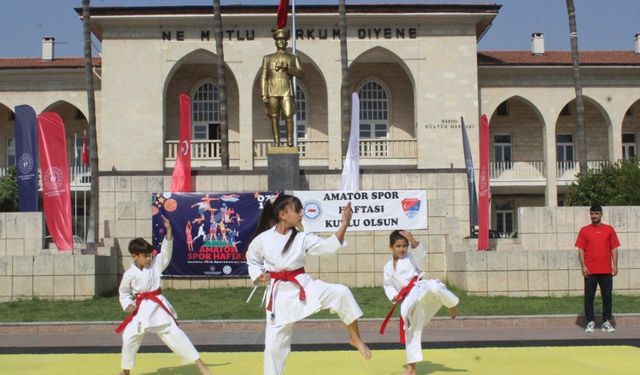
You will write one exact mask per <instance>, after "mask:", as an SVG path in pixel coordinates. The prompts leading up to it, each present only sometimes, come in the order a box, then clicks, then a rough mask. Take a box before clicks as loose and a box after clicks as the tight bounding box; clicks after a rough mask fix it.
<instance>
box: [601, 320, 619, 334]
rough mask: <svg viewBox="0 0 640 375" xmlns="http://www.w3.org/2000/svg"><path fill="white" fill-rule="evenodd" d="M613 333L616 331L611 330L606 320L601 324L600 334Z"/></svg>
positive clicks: (611, 327) (609, 323) (610, 325)
mask: <svg viewBox="0 0 640 375" xmlns="http://www.w3.org/2000/svg"><path fill="white" fill-rule="evenodd" d="M615 331H616V329H615V328H613V325H612V324H611V322H609V321H608V320H605V321H604V323H602V332H615Z"/></svg>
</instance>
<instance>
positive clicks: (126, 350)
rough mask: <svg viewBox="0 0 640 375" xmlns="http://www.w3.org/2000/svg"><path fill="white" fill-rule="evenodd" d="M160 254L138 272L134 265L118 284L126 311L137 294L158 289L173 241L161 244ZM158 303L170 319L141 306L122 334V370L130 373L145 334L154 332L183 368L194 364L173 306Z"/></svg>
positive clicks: (154, 307)
mask: <svg viewBox="0 0 640 375" xmlns="http://www.w3.org/2000/svg"><path fill="white" fill-rule="evenodd" d="M161 249H162V251H161V252H160V253H159V254H158V255H157V256H156V257H155V258H154V259H153V260H152V261H151V264H150V265H149V267H145V268H143V269H139V268H138V267H137V266H136V265H135V264H134V263H133V262H132V264H131V267H129V269H128V270H127V271H126V272H125V273H124V274H123V275H122V281H121V282H120V289H119V292H120V305H122V308H123V309H125V310H126V309H127V307H129V306H130V305H131V304H134V303H135V300H136V294H138V293H146V292H151V291H154V290H156V289H158V288H160V287H161V280H160V276H161V275H162V271H163V270H164V269H165V268H167V266H168V265H169V262H170V261H171V255H172V253H173V241H167V240H166V239H165V240H163V241H162V248H161ZM157 297H158V299H160V300H161V301H162V303H164V305H165V306H166V307H167V308H168V309H169V311H171V312H172V314H173V318H172V317H171V316H170V315H169V314H168V313H167V312H166V311H165V310H164V309H162V307H160V305H158V304H157V303H155V302H154V301H152V300H149V299H145V300H142V301H141V302H140V306H139V307H138V313H137V314H136V316H135V317H133V320H132V321H131V322H130V323H129V324H128V325H127V327H126V328H125V329H124V331H123V332H122V368H123V369H125V370H130V369H132V368H133V366H134V364H135V356H136V353H137V352H138V349H139V348H140V344H142V340H143V339H144V335H145V333H146V332H147V331H150V332H154V333H155V334H157V335H158V337H160V339H162V341H164V343H165V344H166V345H167V346H168V347H169V348H170V349H171V350H172V351H173V352H174V353H176V354H177V355H178V356H179V357H180V359H181V361H182V362H183V363H184V364H187V363H193V362H195V361H196V360H197V359H198V358H200V355H199V354H198V351H197V350H196V348H195V347H194V346H193V344H192V343H191V341H190V340H189V338H188V337H187V335H186V334H185V333H184V331H182V330H181V329H180V328H179V327H178V325H177V324H176V322H175V321H174V318H177V314H176V312H175V310H174V309H173V306H171V304H170V303H169V301H168V300H167V299H166V298H165V297H164V296H163V295H162V294H160V295H158V296H157Z"/></svg>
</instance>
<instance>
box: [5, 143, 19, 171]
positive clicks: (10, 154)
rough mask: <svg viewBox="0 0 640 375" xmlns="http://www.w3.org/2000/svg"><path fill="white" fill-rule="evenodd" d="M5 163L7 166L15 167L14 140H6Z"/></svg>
mask: <svg viewBox="0 0 640 375" xmlns="http://www.w3.org/2000/svg"><path fill="white" fill-rule="evenodd" d="M5 163H6V165H7V166H12V165H16V140H15V138H7V154H6V159H5Z"/></svg>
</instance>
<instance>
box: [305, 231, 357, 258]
mask: <svg viewBox="0 0 640 375" xmlns="http://www.w3.org/2000/svg"><path fill="white" fill-rule="evenodd" d="M303 246H304V250H305V251H306V252H307V254H309V255H316V256H319V255H330V254H334V253H335V252H337V251H338V249H340V248H341V247H345V246H347V240H344V241H342V243H340V241H338V238H337V237H336V235H335V234H334V235H332V236H331V237H329V238H326V239H325V238H321V237H318V236H316V235H315V234H313V233H308V234H306V235H305V237H304V240H303Z"/></svg>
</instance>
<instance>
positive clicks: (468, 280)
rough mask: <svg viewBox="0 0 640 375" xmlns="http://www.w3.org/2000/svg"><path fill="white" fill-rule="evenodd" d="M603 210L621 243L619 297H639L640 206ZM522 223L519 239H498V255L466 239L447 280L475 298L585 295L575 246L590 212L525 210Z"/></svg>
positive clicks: (616, 281) (495, 249) (616, 289)
mask: <svg viewBox="0 0 640 375" xmlns="http://www.w3.org/2000/svg"><path fill="white" fill-rule="evenodd" d="M603 211H604V212H603V222H605V223H609V224H611V225H613V226H614V227H615V229H616V231H617V233H618V237H619V238H620V243H621V246H620V249H619V251H618V275H617V276H616V277H615V278H614V282H613V284H614V292H615V293H619V294H629V295H640V222H639V221H640V220H639V219H638V215H639V214H640V207H605V208H604V209H603ZM518 221H519V222H520V223H521V224H520V232H519V238H518V239H499V240H494V241H493V242H492V245H493V246H492V249H493V250H491V251H483V252H478V251H473V250H471V249H475V248H476V247H477V242H476V241H475V240H466V244H465V249H466V250H465V251H451V252H449V253H448V254H447V255H448V256H447V258H448V262H447V266H448V267H447V279H448V281H449V282H451V283H453V284H454V285H457V286H459V287H461V288H463V289H465V290H467V291H469V292H470V293H471V294H476V295H506V296H511V297H521V296H566V295H582V294H583V288H584V285H583V277H582V273H581V270H580V262H579V259H578V251H577V250H576V249H575V247H574V246H573V245H574V243H575V240H576V236H577V233H578V231H579V230H580V228H581V227H582V226H584V225H587V224H588V223H589V222H590V221H589V208H588V207H558V208H550V207H522V208H520V209H519V210H518ZM452 250H456V249H452ZM457 250H462V249H457Z"/></svg>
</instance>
